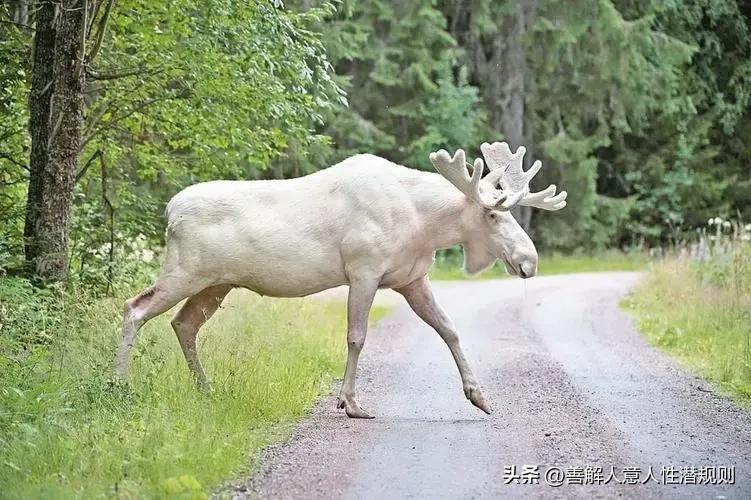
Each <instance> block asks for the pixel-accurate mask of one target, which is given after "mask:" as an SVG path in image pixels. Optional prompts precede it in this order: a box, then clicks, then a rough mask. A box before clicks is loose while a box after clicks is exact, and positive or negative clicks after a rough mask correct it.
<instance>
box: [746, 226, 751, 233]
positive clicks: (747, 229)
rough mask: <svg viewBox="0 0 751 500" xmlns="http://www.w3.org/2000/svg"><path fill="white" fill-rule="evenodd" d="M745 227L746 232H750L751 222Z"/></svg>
mask: <svg viewBox="0 0 751 500" xmlns="http://www.w3.org/2000/svg"><path fill="white" fill-rule="evenodd" d="M745 229H746V231H747V232H749V233H751V224H746V227H745Z"/></svg>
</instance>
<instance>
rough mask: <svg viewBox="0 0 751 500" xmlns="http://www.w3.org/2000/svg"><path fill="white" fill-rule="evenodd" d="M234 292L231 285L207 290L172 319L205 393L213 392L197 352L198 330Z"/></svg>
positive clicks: (189, 300)
mask: <svg viewBox="0 0 751 500" xmlns="http://www.w3.org/2000/svg"><path fill="white" fill-rule="evenodd" d="M230 290H232V286H231V285H217V286H212V287H209V288H206V289H205V290H203V291H201V292H200V293H198V294H196V295H194V296H192V297H191V298H189V299H188V300H187V301H186V302H185V304H183V306H182V308H181V309H180V311H179V312H178V313H177V314H176V315H175V317H174V318H172V329H173V330H174V331H175V334H176V335H177V340H178V341H179V342H180V347H181V348H182V350H183V354H184V355H185V360H186V361H187V362H188V368H190V371H191V372H192V373H193V376H194V377H195V379H196V384H197V385H198V387H199V388H200V389H202V390H203V391H204V392H211V385H210V383H209V380H208V378H207V377H206V372H204V370H203V366H202V365H201V361H200V359H199V358H198V351H197V350H196V336H197V335H198V330H199V329H200V328H201V327H202V326H203V325H204V323H206V322H207V321H208V320H209V318H211V316H212V315H213V314H214V313H215V312H216V310H217V309H219V306H220V305H221V303H222V301H223V300H224V297H226V296H227V294H228V293H229V291H230Z"/></svg>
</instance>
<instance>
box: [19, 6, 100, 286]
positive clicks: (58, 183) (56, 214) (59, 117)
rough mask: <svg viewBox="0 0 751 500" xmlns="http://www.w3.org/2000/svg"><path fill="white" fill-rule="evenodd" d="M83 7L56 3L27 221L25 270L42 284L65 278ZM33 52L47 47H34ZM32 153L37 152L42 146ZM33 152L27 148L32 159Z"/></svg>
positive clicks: (77, 142) (79, 114)
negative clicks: (39, 157)
mask: <svg viewBox="0 0 751 500" xmlns="http://www.w3.org/2000/svg"><path fill="white" fill-rule="evenodd" d="M86 7H87V6H86V1H85V0H62V1H61V2H59V4H58V13H57V18H56V30H55V36H54V58H53V60H54V63H53V65H52V67H53V76H52V81H53V84H52V99H51V103H50V106H49V114H48V117H49V119H48V121H47V123H46V127H47V129H48V138H47V143H46V144H47V151H46V165H44V166H43V167H42V168H41V169H39V170H37V171H32V174H37V175H40V176H41V182H40V183H39V184H38V189H39V196H38V204H37V206H36V210H31V213H32V216H33V218H32V221H31V224H29V225H30V228H31V231H30V232H31V238H32V240H33V241H34V243H33V246H34V252H33V254H32V257H33V258H32V260H31V261H30V265H31V267H32V268H33V272H34V275H35V276H37V277H39V278H41V279H43V280H45V281H61V280H64V279H65V278H66V276H67V274H68V225H69V219H70V209H71V205H72V202H73V187H74V181H75V173H76V167H77V165H78V153H79V150H80V148H81V124H82V121H83V106H84V101H83V89H84V65H83V52H84V40H85V26H86V14H87V11H88V9H87V8H86ZM36 48H40V49H43V48H48V46H45V47H36V44H35V49H36ZM37 55H39V54H37ZM37 64H38V63H37V62H36V61H35V66H37ZM32 95H33V92H32ZM37 125H38V126H42V124H37ZM40 135H41V134H40ZM33 138H34V134H32V140H33ZM37 139H39V137H38V138H37ZM37 148H38V151H39V152H41V150H42V145H41V144H38V145H37ZM33 151H34V146H33V145H32V156H33ZM30 184H31V183H30ZM29 192H30V194H31V188H30V189H29ZM30 201H31V197H30ZM27 259H28V256H27Z"/></svg>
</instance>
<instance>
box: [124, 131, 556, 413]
mask: <svg viewBox="0 0 751 500" xmlns="http://www.w3.org/2000/svg"><path fill="white" fill-rule="evenodd" d="M480 149H481V151H482V153H483V155H484V157H485V160H486V161H487V165H488V168H489V173H488V174H487V175H486V176H485V177H483V171H484V163H483V161H482V159H479V158H478V159H476V160H475V162H474V167H473V169H472V176H471V177H470V176H469V174H468V171H467V166H468V165H467V164H466V163H465V156H464V151H462V150H461V149H459V150H457V151H456V154H454V156H453V157H451V156H449V154H448V153H447V152H446V151H444V150H441V151H438V152H437V153H431V155H430V161H431V163H432V164H433V166H434V167H435V168H436V170H438V172H439V173H440V174H441V175H437V174H434V173H428V172H421V171H418V170H413V169H409V168H405V167H403V166H400V165H396V164H394V163H392V162H390V161H388V160H385V159H383V158H380V157H378V156H373V155H368V154H363V155H356V156H353V157H351V158H348V159H346V160H344V161H342V162H341V163H339V164H337V165H335V166H333V167H330V168H327V169H324V170H321V171H319V172H316V173H314V174H311V175H307V176H305V177H300V178H296V179H286V180H264V181H213V182H206V183H202V184H196V185H194V186H191V187H188V188H187V189H185V190H183V191H181V192H180V193H178V194H177V195H176V196H175V197H174V198H172V200H171V201H170V202H169V204H168V205H167V218H168V223H167V234H166V238H167V255H166V260H165V262H164V266H163V271H162V274H161V276H160V277H159V278H158V279H157V280H156V282H155V283H154V284H153V285H152V286H151V287H149V288H148V289H146V290H144V291H143V292H141V293H140V294H138V295H137V296H135V297H133V298H132V299H130V300H128V301H127V302H126V304H125V311H124V317H123V329H122V342H121V344H120V346H119V349H118V352H117V360H116V366H115V373H116V375H117V376H118V377H120V378H123V377H125V376H126V372H127V366H128V358H129V355H130V350H131V348H132V346H133V343H134V341H135V338H136V333H137V332H138V330H139V329H140V328H141V326H143V324H144V323H146V322H147V321H148V320H150V319H151V318H153V317H155V316H158V315H160V314H162V313H163V312H165V311H167V310H168V309H170V308H172V307H173V306H174V305H175V304H177V303H178V302H180V301H181V300H183V299H188V300H187V301H186V302H185V304H184V305H183V306H182V308H181V309H180V311H179V312H178V313H177V315H175V317H174V318H173V320H172V328H173V329H174V330H175V333H176V334H177V339H178V340H179V342H180V346H181V347H182V350H183V353H184V354H185V359H186V360H187V362H188V366H189V367H190V369H191V370H192V372H193V374H194V375H195V377H196V380H197V383H198V384H199V386H200V387H202V388H204V389H207V390H208V389H209V382H208V380H207V378H206V374H205V373H204V370H203V367H202V366H201V362H200V361H199V359H198V354H197V352H196V334H197V333H198V330H199V328H200V327H201V326H202V325H203V324H204V323H205V322H206V321H207V320H208V319H209V318H210V317H211V315H212V314H213V313H214V312H215V311H216V310H217V309H218V308H219V305H220V304H221V302H222V300H223V299H224V297H225V296H226V295H227V293H228V292H229V291H230V290H232V289H233V288H236V287H243V288H248V289H250V290H253V291H254V292H257V293H259V294H261V295H269V296H273V297H302V296H305V295H310V294H313V293H315V292H319V291H321V290H325V289H328V288H333V287H337V286H340V285H349V296H348V300H347V320H348V326H347V347H348V353H347V366H346V370H345V374H344V382H343V384H342V388H341V392H340V394H339V399H338V402H337V407H338V408H343V409H344V410H345V411H346V414H347V416H349V417H352V418H371V417H370V415H368V414H367V413H366V412H365V411H363V410H362V408H360V406H359V405H358V404H357V400H356V399H355V377H356V372H357V361H358V358H359V356H360V351H361V350H362V347H363V344H364V343H365V335H366V331H367V326H368V314H369V312H370V308H371V305H372V302H373V298H374V296H375V293H376V291H377V290H378V289H379V288H392V289H394V290H396V291H397V292H399V293H400V294H401V295H403V296H404V298H405V299H406V300H407V302H408V303H409V305H410V307H412V309H413V310H414V311H415V313H417V315H418V316H419V317H420V318H422V319H423V320H424V321H425V322H426V323H427V324H428V325H430V326H431V327H432V328H434V329H435V330H436V331H437V332H438V334H439V335H440V336H441V338H442V339H443V340H444V341H445V342H446V344H447V345H448V348H449V349H450V351H451V354H452V356H453V357H454V360H455V361H456V365H457V367H458V369H459V373H460V375H461V379H462V385H463V389H464V395H465V396H466V397H467V399H469V400H470V401H471V402H472V404H473V405H475V406H477V407H478V408H480V409H481V410H483V411H485V412H487V413H490V407H489V405H488V403H487V402H486V400H485V398H484V397H483V395H482V392H481V390H480V386H479V384H478V382H477V379H476V378H475V376H474V375H473V373H472V370H471V369H470V367H469V364H468V363H467V359H466V357H465V356H464V353H463V352H462V348H461V347H460V345H459V336H458V334H457V331H456V329H455V328H454V325H453V324H452V322H451V320H450V319H449V318H448V317H447V316H446V314H445V313H444V312H443V310H442V309H441V307H440V306H439V305H438V304H437V303H436V301H435V298H434V297H433V291H432V290H431V287H430V283H429V281H428V276H427V273H428V270H429V269H430V266H431V264H432V263H433V260H434V257H435V251H436V250H438V249H441V248H448V247H451V246H454V245H457V244H459V245H462V247H463V250H464V268H465V270H466V271H467V272H469V273H477V272H479V271H481V270H483V269H485V268H487V267H489V266H490V265H492V264H493V263H494V262H495V261H496V259H501V260H502V261H503V262H504V264H505V266H506V269H507V270H508V272H509V273H511V274H514V275H517V276H520V277H522V278H529V277H532V276H534V275H535V274H536V273H537V251H536V250H535V246H534V244H533V243H532V240H531V239H530V238H529V236H527V234H526V233H525V232H524V230H523V229H522V228H521V226H519V224H518V223H517V222H516V221H515V220H514V218H513V217H512V215H511V214H510V213H509V212H508V210H509V209H511V208H512V207H513V206H515V205H526V206H531V207H537V208H542V209H545V210H559V209H561V208H563V207H564V206H565V205H566V201H565V200H566V192H565V191H562V192H561V193H559V194H558V195H555V191H556V188H555V186H554V185H551V186H549V187H548V188H547V189H545V190H543V191H540V192H538V193H530V192H529V181H530V180H531V179H532V177H533V176H534V175H535V174H536V173H537V172H538V171H539V170H540V168H541V163H540V162H539V161H536V162H535V163H534V165H532V167H531V168H530V169H529V170H528V171H527V172H525V171H524V170H523V168H522V162H523V157H524V153H525V148H524V147H523V146H522V147H520V148H519V149H518V150H517V151H516V153H511V150H510V149H509V147H508V145H507V144H506V143H505V142H496V143H493V144H487V143H484V144H482V146H480Z"/></svg>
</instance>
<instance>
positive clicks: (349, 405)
mask: <svg viewBox="0 0 751 500" xmlns="http://www.w3.org/2000/svg"><path fill="white" fill-rule="evenodd" d="M336 407H337V408H338V409H340V410H341V409H344V413H346V414H347V416H348V417H349V418H375V417H374V416H373V415H371V414H369V413H368V412H366V411H365V410H363V409H362V408H360V405H358V404H357V402H356V401H355V400H354V398H347V397H344V396H339V399H338V400H337V402H336Z"/></svg>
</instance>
